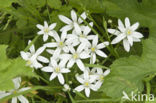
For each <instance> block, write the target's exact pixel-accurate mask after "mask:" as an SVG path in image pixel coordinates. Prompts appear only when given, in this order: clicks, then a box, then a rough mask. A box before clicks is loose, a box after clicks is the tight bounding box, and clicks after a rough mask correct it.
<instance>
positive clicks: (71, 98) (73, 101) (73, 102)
mask: <svg viewBox="0 0 156 103" xmlns="http://www.w3.org/2000/svg"><path fill="white" fill-rule="evenodd" d="M68 95H69V97H70V100H71V101H72V103H76V102H75V100H74V99H73V97H72V96H71V94H70V92H68Z"/></svg>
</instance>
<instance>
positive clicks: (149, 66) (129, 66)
mask: <svg viewBox="0 0 156 103" xmlns="http://www.w3.org/2000/svg"><path fill="white" fill-rule="evenodd" d="M72 8H74V9H77V11H78V13H80V12H82V11H89V13H90V14H91V15H92V16H93V19H94V20H95V22H96V23H97V24H98V25H99V27H100V30H101V29H102V30H104V28H103V27H102V26H103V24H102V23H104V22H106V21H105V20H108V18H109V17H110V18H112V20H113V23H116V18H121V19H122V20H124V18H125V17H129V18H130V20H131V21H132V23H134V22H137V21H138V22H139V23H140V26H141V27H142V28H148V32H149V34H148V33H147V32H145V33H144V36H145V38H144V40H143V42H142V43H141V44H137V45H136V46H134V48H132V51H131V52H130V54H131V55H129V54H128V53H126V52H124V51H123V53H122V54H120V53H119V58H117V59H114V57H112V58H111V62H110V63H106V64H105V65H107V66H110V68H111V74H110V75H109V76H108V77H106V78H105V81H104V84H103V86H102V88H101V89H100V91H99V93H95V94H94V93H93V94H92V95H91V99H93V101H94V100H95V101H96V100H97V101H98V100H99V99H101V98H104V99H103V100H101V101H102V102H103V101H105V100H107V99H110V98H111V99H110V101H115V100H116V99H117V100H118V99H119V100H120V98H121V97H122V91H123V90H124V91H126V92H127V93H130V92H131V91H136V92H137V91H140V92H146V88H147V87H145V84H146V82H149V81H146V79H147V78H148V77H149V76H151V75H155V73H156V12H155V10H156V1H155V0H141V1H140V2H139V1H138V0H65V1H64V0H5V1H4V0H0V11H1V17H0V21H1V24H0V44H2V45H1V46H0V77H1V79H0V90H9V89H12V88H13V84H12V82H11V79H12V78H13V77H15V76H19V75H20V76H23V75H24V76H29V77H37V75H36V74H35V73H34V72H32V69H31V68H28V67H25V62H24V61H23V60H22V59H21V58H20V57H18V56H19V52H20V51H22V50H24V48H25V47H26V46H27V41H28V40H29V39H33V38H34V37H35V36H36V32H37V29H36V24H38V23H40V24H42V23H43V21H44V20H47V21H48V22H49V23H53V22H56V23H57V28H56V30H57V31H58V30H59V29H60V28H61V26H63V23H61V21H60V20H59V19H58V15H59V14H62V15H66V16H70V10H71V9H72ZM103 17H104V18H105V20H104V19H103ZM108 26H109V24H108ZM100 30H99V32H100ZM140 31H141V32H143V31H142V30H140ZM100 34H101V36H102V37H103V38H104V36H103V35H106V31H105V30H104V33H103V32H102V33H100ZM35 44H36V45H37V46H38V47H39V46H41V45H42V41H41V38H39V40H38V42H37V43H35ZM138 48H139V49H138ZM117 49H118V48H117ZM133 50H140V51H139V52H134V51H133ZM123 54H124V55H123ZM6 55H7V56H6ZM13 58H14V59H13ZM114 60H115V61H114ZM101 65H103V64H101ZM43 75H44V76H43ZM42 76H43V77H44V78H45V79H46V78H48V77H47V76H46V74H42ZM37 78H38V77H37ZM151 80H152V81H154V80H155V78H153V79H152V78H151ZM155 84H156V83H153V84H151V85H155ZM151 87H152V86H151ZM151 89H152V90H153V88H151ZM55 92H56V91H55ZM151 92H152V93H154V94H156V92H154V91H151ZM53 93H54V91H53ZM69 96H70V95H69ZM73 98H74V100H72V99H71V98H70V99H71V100H72V101H73V102H74V101H76V100H79V99H84V98H83V96H82V95H81V94H77V93H76V96H73ZM105 98H106V99H105ZM112 98H113V99H112ZM64 99H65V98H63V99H62V97H61V98H58V101H63V100H64ZM87 101H89V100H88V99H87V100H86V98H85V101H84V102H87ZM58 103H59V102H58ZM108 103H110V102H108Z"/></svg>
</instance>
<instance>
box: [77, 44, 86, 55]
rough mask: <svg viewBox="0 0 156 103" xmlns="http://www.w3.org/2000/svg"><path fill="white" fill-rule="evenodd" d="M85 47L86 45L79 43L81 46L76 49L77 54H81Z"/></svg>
mask: <svg viewBox="0 0 156 103" xmlns="http://www.w3.org/2000/svg"><path fill="white" fill-rule="evenodd" d="M85 47H86V44H85V43H81V44H80V45H79V46H78V48H77V52H78V53H81V52H82V50H83V49H84V48H85Z"/></svg>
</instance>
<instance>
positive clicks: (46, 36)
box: [43, 34, 48, 42]
mask: <svg viewBox="0 0 156 103" xmlns="http://www.w3.org/2000/svg"><path fill="white" fill-rule="evenodd" d="M47 40H48V35H47V34H44V35H43V41H44V42H45V41H47Z"/></svg>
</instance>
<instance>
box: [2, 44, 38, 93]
mask: <svg viewBox="0 0 156 103" xmlns="http://www.w3.org/2000/svg"><path fill="white" fill-rule="evenodd" d="M0 48H1V51H0V53H1V55H0V75H1V79H0V90H9V89H12V88H14V86H13V83H12V79H13V78H14V77H16V76H29V77H34V76H36V75H35V74H34V73H33V72H32V68H29V67H28V66H25V64H26V62H25V61H24V60H23V59H21V58H17V59H13V60H11V59H8V58H7V57H6V52H5V51H6V48H7V46H4V45H1V46H0ZM36 77H37V76H36Z"/></svg>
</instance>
